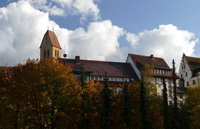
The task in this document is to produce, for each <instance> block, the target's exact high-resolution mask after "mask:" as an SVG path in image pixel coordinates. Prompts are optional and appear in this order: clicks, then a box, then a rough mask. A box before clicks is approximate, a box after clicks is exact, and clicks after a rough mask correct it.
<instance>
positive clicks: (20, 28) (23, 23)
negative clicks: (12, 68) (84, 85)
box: [0, 1, 123, 65]
mask: <svg viewBox="0 0 200 129" xmlns="http://www.w3.org/2000/svg"><path fill="white" fill-rule="evenodd" d="M47 26H50V27H54V30H55V33H56V35H57V36H58V39H59V41H60V44H61V46H62V48H63V51H65V53H67V54H68V55H69V56H70V57H72V58H74V56H75V55H80V56H81V57H82V58H85V59H96V60H106V59H111V58H113V57H112V56H111V55H112V54H113V55H117V53H118V51H120V49H119V42H118V38H119V37H120V36H121V35H123V29H122V28H119V27H117V26H114V25H112V22H111V21H110V20H106V21H102V22H92V23H91V24H90V25H89V26H88V29H87V30H84V29H83V28H77V29H76V30H68V29H64V28H60V27H59V25H57V24H56V23H55V22H53V21H51V20H50V19H49V16H48V13H43V12H42V11H39V10H36V9H35V8H34V7H32V6H31V5H30V3H29V2H27V1H18V2H15V3H11V4H9V5H8V6H7V7H5V8H0V28H1V30H0V39H1V40H0V45H1V46H3V47H1V48H0V60H1V62H0V64H1V65H2V64H8V65H15V64H17V63H19V62H21V63H23V62H24V61H25V60H26V59H28V58H39V46H40V43H41V40H42V37H43V35H44V33H45V31H46V29H47ZM119 57H120V56H119Z"/></svg>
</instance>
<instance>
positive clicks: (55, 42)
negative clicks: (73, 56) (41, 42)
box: [43, 30, 61, 49]
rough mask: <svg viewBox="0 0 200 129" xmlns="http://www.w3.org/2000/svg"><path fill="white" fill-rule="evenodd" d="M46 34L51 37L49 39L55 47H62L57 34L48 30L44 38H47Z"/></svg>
mask: <svg viewBox="0 0 200 129" xmlns="http://www.w3.org/2000/svg"><path fill="white" fill-rule="evenodd" d="M45 36H48V37H49V40H50V42H51V44H52V45H53V46H54V47H57V48H60V49H61V46H60V43H59V41H58V38H57V36H56V34H55V33H54V32H53V31H50V30H47V31H46V33H45V34H44V36H43V39H44V38H45Z"/></svg>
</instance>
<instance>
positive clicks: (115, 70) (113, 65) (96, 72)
mask: <svg viewBox="0 0 200 129" xmlns="http://www.w3.org/2000/svg"><path fill="white" fill-rule="evenodd" d="M59 60H60V62H63V63H64V64H65V65H66V66H71V67H72V69H73V70H75V69H76V68H77V66H78V65H79V64H77V63H76V60H75V59H64V58H61V59H59ZM79 63H80V64H82V65H83V67H84V69H85V71H86V72H91V75H92V76H105V73H107V76H108V77H122V78H123V77H124V78H134V79H135V80H136V81H138V78H137V76H136V73H135V72H134V70H133V69H132V67H131V65H130V63H122V62H108V61H94V60H80V61H79Z"/></svg>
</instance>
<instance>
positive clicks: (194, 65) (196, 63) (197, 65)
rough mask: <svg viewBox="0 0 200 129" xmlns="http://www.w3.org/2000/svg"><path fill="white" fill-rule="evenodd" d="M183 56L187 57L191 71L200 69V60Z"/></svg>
mask: <svg viewBox="0 0 200 129" xmlns="http://www.w3.org/2000/svg"><path fill="white" fill-rule="evenodd" d="M183 56H184V57H185V59H186V61H187V63H188V65H189V67H190V70H191V71H195V70H199V69H200V58H197V57H190V56H185V55H183Z"/></svg>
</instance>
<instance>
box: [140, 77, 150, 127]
mask: <svg viewBox="0 0 200 129" xmlns="http://www.w3.org/2000/svg"><path fill="white" fill-rule="evenodd" d="M140 101H141V105H140V111H141V119H142V124H143V129H149V124H148V120H147V99H146V87H145V85H144V80H143V77H142V79H141V86H140Z"/></svg>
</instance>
